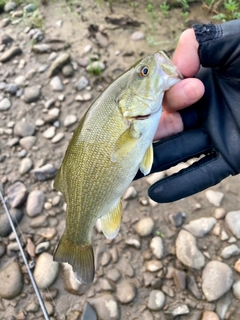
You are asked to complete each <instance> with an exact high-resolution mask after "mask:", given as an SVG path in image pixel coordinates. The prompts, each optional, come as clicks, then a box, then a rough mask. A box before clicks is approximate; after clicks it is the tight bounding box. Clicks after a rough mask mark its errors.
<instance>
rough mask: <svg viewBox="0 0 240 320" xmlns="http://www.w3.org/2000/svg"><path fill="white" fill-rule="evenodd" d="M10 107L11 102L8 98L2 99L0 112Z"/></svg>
mask: <svg viewBox="0 0 240 320" xmlns="http://www.w3.org/2000/svg"><path fill="white" fill-rule="evenodd" d="M10 107H11V101H10V100H9V99H8V98H3V99H2V100H1V101H0V111H6V110H8V109H9V108H10Z"/></svg>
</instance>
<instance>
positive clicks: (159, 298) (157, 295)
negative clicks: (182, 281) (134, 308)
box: [147, 290, 165, 311]
mask: <svg viewBox="0 0 240 320" xmlns="http://www.w3.org/2000/svg"><path fill="white" fill-rule="evenodd" d="M164 303H165V295H164V293H163V292H162V291H160V290H152V291H151V292H150V295H149V298H148V305H147V306H148V308H149V309H150V310H153V311H158V310H161V309H162V308H163V306H164Z"/></svg>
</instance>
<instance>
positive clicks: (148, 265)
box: [146, 260, 163, 272]
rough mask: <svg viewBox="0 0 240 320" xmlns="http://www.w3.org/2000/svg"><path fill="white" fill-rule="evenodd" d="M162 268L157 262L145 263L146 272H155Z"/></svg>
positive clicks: (159, 262)
mask: <svg viewBox="0 0 240 320" xmlns="http://www.w3.org/2000/svg"><path fill="white" fill-rule="evenodd" d="M162 268H163V264H162V262H161V261H158V260H149V261H147V262H146V271H149V272H156V271H159V270H161V269H162Z"/></svg>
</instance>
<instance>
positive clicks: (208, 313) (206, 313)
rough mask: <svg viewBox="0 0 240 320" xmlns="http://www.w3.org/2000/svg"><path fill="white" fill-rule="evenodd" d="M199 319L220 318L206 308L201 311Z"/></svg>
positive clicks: (212, 319) (215, 319)
mask: <svg viewBox="0 0 240 320" xmlns="http://www.w3.org/2000/svg"><path fill="white" fill-rule="evenodd" d="M201 320H220V319H219V316H218V315H217V314H216V313H215V312H213V311H209V310H206V311H204V312H203V314H202V318H201Z"/></svg>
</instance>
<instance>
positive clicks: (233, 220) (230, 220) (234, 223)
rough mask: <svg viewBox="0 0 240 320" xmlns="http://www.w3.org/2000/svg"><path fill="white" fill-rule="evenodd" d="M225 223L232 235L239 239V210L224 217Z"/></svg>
mask: <svg viewBox="0 0 240 320" xmlns="http://www.w3.org/2000/svg"><path fill="white" fill-rule="evenodd" d="M225 222H226V224H227V226H228V228H229V230H230V231H231V232H232V233H233V235H234V236H235V237H236V238H237V239H240V210H239V211H230V212H228V213H227V215H226V217H225Z"/></svg>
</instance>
